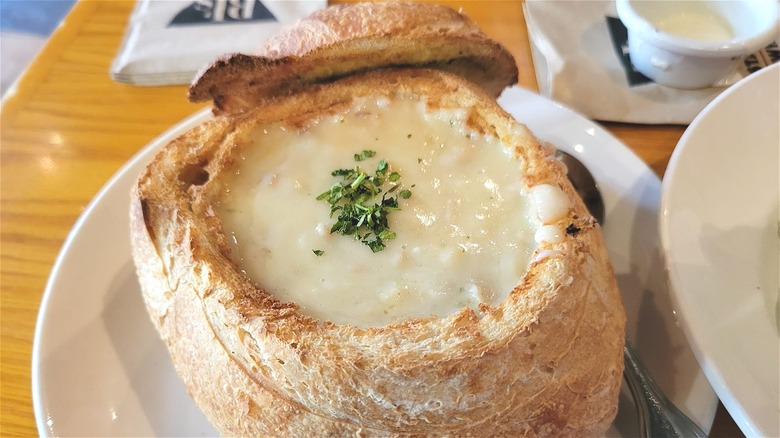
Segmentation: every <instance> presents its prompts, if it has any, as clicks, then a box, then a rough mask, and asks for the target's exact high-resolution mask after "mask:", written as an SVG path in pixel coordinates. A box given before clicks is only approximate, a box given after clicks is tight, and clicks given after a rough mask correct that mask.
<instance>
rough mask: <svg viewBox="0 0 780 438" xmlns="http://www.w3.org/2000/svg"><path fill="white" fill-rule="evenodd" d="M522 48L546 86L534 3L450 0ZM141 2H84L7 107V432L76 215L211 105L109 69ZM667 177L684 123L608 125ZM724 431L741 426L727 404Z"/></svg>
mask: <svg viewBox="0 0 780 438" xmlns="http://www.w3.org/2000/svg"><path fill="white" fill-rule="evenodd" d="M440 3H443V4H446V5H449V6H451V7H454V8H456V9H462V11H463V12H464V13H466V14H467V15H469V16H470V17H471V18H472V19H473V20H474V21H475V22H476V23H477V24H478V25H479V26H480V27H482V28H483V29H484V30H485V32H486V33H487V34H488V35H489V36H491V37H492V38H494V39H496V40H497V41H499V42H500V43H502V44H503V45H504V46H505V47H507V49H508V50H509V51H510V52H511V53H512V54H513V55H514V56H515V58H516V59H517V63H518V68H519V70H520V85H521V86H523V87H525V88H528V89H531V90H537V89H538V87H537V82H536V77H535V74H534V70H533V60H532V58H531V52H530V48H529V41H528V36H527V32H526V28H525V21H524V19H523V15H522V14H523V11H522V3H521V1H519V0H513V1H509V0H507V1H469V0H462V1H443V2H440ZM133 7H134V2H132V1H121V0H105V1H85V0H82V1H80V2H79V3H78V4H76V6H75V7H74V9H73V11H72V12H71V13H70V14H69V15H68V16H67V18H66V20H65V22H64V25H63V26H61V27H59V28H58V29H57V30H56V32H55V33H54V35H53V36H52V37H51V39H50V40H49V41H48V43H47V45H46V46H45V47H44V49H43V51H42V52H41V53H40V54H39V56H38V57H37V58H36V59H35V60H34V62H33V64H32V65H31V67H30V68H29V69H28V70H27V72H26V73H25V74H24V76H23V77H22V78H21V79H20V82H19V83H18V88H17V90H16V92H15V93H14V94H12V95H9V96H8V97H7V98H6V99H5V100H4V102H3V106H2V110H0V239H1V242H2V243H1V244H0V286H1V287H2V293H1V294H0V309H1V312H2V314H1V315H0V345H1V347H0V348H1V349H2V355H1V357H0V361H1V362H0V367H1V372H0V384H1V385H2V391H0V392H1V393H0V404H1V406H2V409H1V410H0V411H1V413H0V436H34V435H37V430H36V427H35V420H34V415H33V407H32V397H31V386H30V385H31V351H32V343H33V336H34V331H35V324H36V317H37V313H38V309H39V306H40V303H41V297H42V295H43V291H44V289H45V286H46V281H47V279H48V276H49V272H50V271H51V269H52V265H53V263H54V261H55V259H56V257H57V254H58V252H59V251H60V248H61V246H62V244H63V242H64V240H65V238H66V237H67V235H68V232H69V231H70V229H71V227H72V226H73V224H74V222H75V221H76V220H77V218H78V216H79V215H80V214H81V212H82V211H83V209H84V208H85V207H86V206H87V204H88V203H89V201H90V200H91V199H92V198H93V197H94V196H95V194H96V193H97V192H98V190H99V189H100V188H101V187H102V186H103V184H105V183H106V181H107V180H108V179H109V178H110V177H111V175H113V174H114V172H116V171H117V170H118V169H119V168H120V167H121V166H122V164H123V163H124V162H125V161H127V160H128V159H129V158H130V157H132V156H133V155H134V154H135V153H136V152H138V151H139V150H140V149H141V148H143V147H144V146H145V145H146V144H147V143H149V142H150V141H151V140H152V139H154V138H155V137H156V136H158V135H159V134H161V133H162V132H164V131H165V130H166V129H167V128H169V127H170V126H172V125H174V124H176V123H178V122H179V121H181V120H182V119H184V118H186V117H187V116H188V115H190V114H192V113H194V112H195V111H197V110H199V109H200V108H201V107H202V106H196V105H193V104H190V103H189V102H188V101H187V99H186V87H184V86H176V87H153V88H145V87H134V86H129V85H123V84H118V83H115V82H113V81H111V79H110V78H109V76H108V71H109V66H110V64H111V62H112V60H113V58H114V56H115V55H116V53H117V51H118V48H119V46H120V43H121V40H122V37H123V35H124V31H125V26H126V23H127V20H128V17H129V15H130V13H131V11H132V9H133ZM605 126H606V127H607V129H609V130H610V131H611V132H612V133H613V134H615V135H616V136H617V137H618V138H619V139H620V140H622V141H623V142H624V143H625V144H627V145H628V146H629V147H630V148H631V149H633V150H634V151H635V152H636V153H637V154H638V155H639V156H640V157H641V158H642V159H644V160H645V161H646V162H647V163H648V164H649V165H650V166H651V167H652V169H653V170H654V171H655V172H656V174H657V175H659V176H662V175H663V172H664V170H665V169H666V165H667V163H668V160H669V157H670V155H671V153H672V151H673V149H674V146H675V144H676V143H677V140H678V139H679V138H680V136H681V135H682V132H683V130H684V127H682V126H639V125H626V124H617V123H607V124H605ZM716 427H717V428H718V429H717V430H714V431H713V435H716V436H733V435H735V434H736V433H739V430H738V429H737V428H736V427H735V426H734V423H733V421H732V420H731V419H730V417H728V414H727V413H726V412H725V410H722V409H721V410H719V411H718V417H717V418H716Z"/></svg>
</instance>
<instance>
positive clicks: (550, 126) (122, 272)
mask: <svg viewBox="0 0 780 438" xmlns="http://www.w3.org/2000/svg"><path fill="white" fill-rule="evenodd" d="M500 103H501V104H502V105H503V106H504V107H505V108H506V109H507V110H508V111H509V112H511V113H512V114H513V115H514V116H515V117H516V118H517V119H518V120H522V121H524V122H526V123H527V124H528V125H529V126H530V127H531V129H532V130H534V132H535V133H536V134H537V135H538V136H539V137H540V138H542V139H544V140H547V141H551V142H553V143H555V144H557V145H559V147H560V148H562V149H564V150H566V151H568V152H571V153H572V154H574V155H576V156H579V157H580V159H581V160H583V161H584V162H585V163H586V164H587V165H588V166H589V167H590V168H591V169H592V171H593V173H594V174H595V177H596V180H597V181H598V182H599V184H600V187H601V190H602V191H603V192H604V196H605V203H606V209H607V218H606V232H605V236H606V240H607V247H608V248H609V251H610V255H611V257H612V260H613V262H614V264H615V269H616V273H617V277H618V281H619V283H620V285H621V287H622V289H623V291H624V297H625V298H624V300H625V306H626V310H627V313H628V329H627V331H628V335H629V337H630V338H631V339H632V340H633V341H634V344H635V345H636V346H637V348H638V350H639V352H640V354H641V355H642V357H644V358H645V360H646V362H647V365H648V367H649V369H650V370H651V371H652V372H653V373H654V375H655V376H656V377H657V380H658V383H659V384H660V386H661V387H662V388H663V389H664V390H665V391H666V393H667V394H668V395H669V396H670V398H671V399H672V400H674V401H675V402H676V403H677V404H678V405H679V406H680V407H681V408H682V409H683V410H684V411H685V412H687V413H689V414H690V415H692V416H693V417H694V418H696V419H697V421H698V423H699V424H700V425H702V426H703V428H704V429H709V427H710V425H711V424H712V419H713V416H714V414H715V408H716V406H717V398H716V396H715V393H714V392H713V391H712V389H711V388H710V386H709V384H708V383H707V381H706V379H705V378H704V377H703V374H702V373H701V370H700V369H699V367H698V365H697V363H696V360H695V358H694V357H693V354H692V353H691V352H690V350H689V348H688V345H687V343H686V341H685V339H684V336H683V334H682V333H681V332H679V331H678V329H677V327H676V324H675V321H674V318H673V315H672V312H671V305H670V299H669V296H668V294H667V291H666V287H665V284H666V277H665V274H664V270H663V269H662V265H661V261H660V253H659V251H658V242H657V238H656V235H657V232H656V224H657V223H658V221H657V211H658V202H659V197H660V188H661V187H660V186H661V184H660V181H659V180H658V178H657V177H656V176H655V175H654V174H653V172H652V171H651V170H650V169H649V168H648V167H647V166H646V165H645V164H644V163H643V162H642V161H641V160H640V159H639V158H637V157H636V156H635V155H634V154H633V153H631V152H630V151H629V150H628V149H627V148H626V147H625V146H624V145H622V144H621V143H620V142H619V141H618V140H616V139H615V138H614V137H612V136H610V135H609V134H608V133H607V132H606V131H604V130H603V129H602V128H600V127H599V126H598V125H596V124H594V123H593V122H590V121H588V120H586V119H584V118H583V117H580V116H578V115H576V114H574V113H573V112H571V111H569V110H567V109H565V108H563V107H561V106H559V105H557V104H555V103H553V102H551V101H549V100H546V99H544V98H542V97H539V96H538V95H536V94H533V93H531V92H528V91H525V90H522V89H519V88H512V89H509V90H507V91H506V92H505V93H504V95H503V96H502V98H501V99H500ZM208 117H209V115H208V113H207V112H201V113H198V114H196V115H194V116H193V117H191V118H190V119H188V120H186V121H184V122H183V123H181V124H180V125H178V126H176V127H174V128H173V129H171V130H170V131H169V132H167V133H165V134H164V135H162V136H161V137H160V138H158V139H157V140H155V141H154V142H152V143H151V144H150V145H149V146H148V147H147V148H145V149H144V150H143V151H142V152H140V153H139V154H138V155H137V156H136V157H135V158H133V159H132V160H131V161H130V162H129V163H127V165H125V166H124V167H123V168H122V169H121V170H120V171H119V172H118V173H117V174H116V175H115V176H114V177H113V178H112V179H111V180H110V181H109V182H108V184H107V185H106V186H105V187H104V188H103V189H102V190H101V192H100V193H99V194H98V196H97V197H96V198H95V199H94V200H93V201H92V203H91V204H90V205H89V207H88V208H87V210H86V211H85V212H84V214H83V215H82V217H81V218H80V219H79V220H78V222H77V223H76V225H75V227H74V229H73V231H72V232H71V234H70V236H69V237H68V239H67V241H66V242H65V245H64V247H63V248H62V251H61V253H60V256H59V258H58V260H57V262H56V264H55V266H54V269H53V271H52V274H51V278H50V280H49V284H48V286H47V288H46V292H45V294H44V299H43V303H42V305H41V310H40V315H39V318H38V327H37V330H36V335H35V345H34V349H33V370H32V371H33V373H32V375H33V399H34V405H35V413H36V419H37V423H38V430H39V432H40V434H41V435H43V436H54V435H81V436H83V435H104V436H117V435H126V436H128V435H134V436H150V435H165V436H203V435H214V434H215V431H214V430H213V429H212V428H211V426H210V425H209V424H208V422H207V421H206V419H205V417H204V416H203V415H202V414H201V413H200V411H199V410H198V408H197V407H196V406H195V405H194V403H193V402H192V401H191V400H190V398H189V396H188V395H187V393H186V391H185V390H184V387H183V385H182V384H181V383H180V381H179V379H178V377H177V376H176V374H175V372H174V370H173V366H172V365H171V363H170V360H169V358H168V354H167V351H166V349H165V347H164V345H163V344H162V342H161V341H160V340H159V339H158V337H157V334H156V332H155V331H154V328H153V327H152V325H151V322H150V321H149V318H148V316H147V314H146V310H145V308H144V305H143V301H142V299H141V296H140V291H139V286H138V283H137V281H136V278H135V273H134V269H133V264H132V261H131V257H130V244H129V241H128V240H129V239H128V235H129V224H128V200H129V192H130V188H131V186H132V184H133V182H134V180H135V179H136V177H137V175H138V174H139V172H140V170H141V169H142V167H143V166H144V165H145V163H146V162H148V160H150V159H151V157H152V154H153V153H154V151H155V150H157V149H159V148H160V147H161V146H162V145H164V144H166V143H167V142H169V141H170V140H171V139H172V138H173V137H175V136H176V135H177V134H179V133H181V132H183V131H184V130H186V129H188V128H190V127H192V126H193V125H195V124H197V123H200V122H201V121H203V120H205V119H207V118H208ZM204 366H208V364H205V365H204ZM636 427H637V422H636V417H635V413H634V407H633V405H632V403H631V400H630V396H628V395H627V392H625V391H624V393H623V394H622V395H621V404H620V412H619V414H618V419H617V420H616V421H615V425H614V427H613V428H612V429H611V430H610V435H612V436H634V435H636Z"/></svg>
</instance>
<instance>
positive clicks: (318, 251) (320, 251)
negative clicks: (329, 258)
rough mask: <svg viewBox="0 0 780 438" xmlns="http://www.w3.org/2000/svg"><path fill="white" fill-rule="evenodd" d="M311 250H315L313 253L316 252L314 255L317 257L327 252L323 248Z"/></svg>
mask: <svg viewBox="0 0 780 438" xmlns="http://www.w3.org/2000/svg"><path fill="white" fill-rule="evenodd" d="M311 252H313V253H314V255H316V256H317V257H319V256H321V255H323V254H325V251H323V250H321V249H313V250H311Z"/></svg>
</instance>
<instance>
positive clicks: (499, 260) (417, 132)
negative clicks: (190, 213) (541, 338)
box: [217, 98, 541, 327]
mask: <svg viewBox="0 0 780 438" xmlns="http://www.w3.org/2000/svg"><path fill="white" fill-rule="evenodd" d="M465 119H466V114H465V112H461V111H449V110H448V111H444V110H429V109H427V108H426V105H425V104H424V103H423V102H419V101H410V100H404V99H400V98H399V99H394V100H379V101H376V100H361V101H357V102H356V103H355V105H354V106H353V108H352V109H351V110H350V111H348V112H346V113H343V114H337V115H331V116H324V117H322V118H320V119H319V120H317V121H316V122H315V123H313V124H311V126H308V127H307V128H305V129H302V130H299V129H292V128H289V127H286V126H284V125H271V126H267V127H265V128H263V129H259V130H258V131H257V132H255V133H254V134H253V136H252V137H251V139H249V140H248V142H249V143H252V144H248V145H244V146H246V147H242V151H241V152H240V158H239V159H238V160H236V163H235V166H236V167H235V169H231V172H227V173H229V175H228V176H224V177H222V183H223V184H224V196H223V198H222V200H221V202H220V205H219V206H218V208H217V210H218V212H217V213H218V215H219V216H220V218H221V220H222V221H223V225H224V227H225V231H226V232H227V233H228V235H229V236H231V237H232V239H231V240H232V244H233V245H234V248H233V250H234V258H235V260H236V262H237V263H238V265H239V267H240V268H241V269H243V270H244V271H245V272H246V274H247V275H248V276H249V277H250V278H251V279H252V280H253V281H254V282H256V283H257V284H258V285H260V286H261V287H263V288H264V289H265V290H267V291H268V292H269V293H272V294H273V295H274V296H276V297H277V298H278V299H280V300H282V301H294V302H296V303H298V304H299V305H300V306H301V311H302V312H303V313H304V314H307V315H310V316H313V317H315V318H318V319H320V320H330V321H332V322H334V323H337V324H352V325H355V326H359V327H368V326H381V325H386V324H388V323H391V322H394V321H399V320H403V319H406V318H411V317H424V316H430V315H437V316H446V315H448V314H451V313H454V312H456V311H457V310H459V309H461V308H462V307H464V306H470V307H472V308H476V307H477V306H478V305H479V304H480V303H485V304H489V305H497V304H499V303H500V302H501V301H502V300H503V299H504V298H506V296H507V295H508V293H509V292H510V291H511V290H512V289H514V287H515V286H517V285H518V283H519V281H520V279H521V278H522V276H523V275H524V273H525V272H526V270H527V268H528V265H529V262H530V258H531V256H532V254H533V251H534V250H535V248H536V246H537V243H536V242H535V239H534V235H535V233H536V232H537V230H538V229H539V228H540V226H541V224H540V222H539V219H537V215H536V212H535V210H534V206H533V205H532V204H533V202H531V200H530V199H529V196H526V195H524V194H523V193H522V191H523V189H522V187H523V185H522V182H521V179H522V177H521V175H520V174H519V170H518V163H517V162H516V161H515V160H514V159H513V158H512V156H511V153H510V152H509V151H507V150H505V149H504V148H503V146H501V144H500V143H499V142H498V140H497V139H495V138H490V137H486V136H484V135H481V134H477V133H476V132H474V131H473V130H471V129H470V128H469V127H468V126H467V124H466V123H465ZM364 151H368V152H364ZM382 163H385V164H386V165H387V168H386V170H384V171H383V172H384V173H382V175H384V178H383V183H382V184H381V186H379V187H378V189H379V190H381V191H382V192H383V193H384V196H385V197H386V198H388V197H391V198H395V200H396V201H397V204H398V209H389V210H390V211H389V212H388V214H387V225H388V228H389V230H390V231H391V232H392V233H386V234H385V237H387V238H386V239H383V241H382V244H383V245H384V247H383V248H374V250H376V251H377V252H374V251H373V250H372V248H371V247H369V245H366V244H363V243H362V242H361V241H360V238H358V239H356V238H355V237H354V236H353V235H342V234H340V233H338V232H333V233H332V232H331V229H332V227H333V225H334V223H336V222H337V220H338V216H339V213H340V210H338V209H337V210H336V211H335V212H334V214H333V215H331V203H330V200H331V198H330V196H326V197H325V198H324V199H323V198H322V197H321V196H320V195H321V194H323V193H326V192H329V190H330V189H331V187H333V186H334V184H341V185H350V184H349V183H350V181H346V182H344V178H343V177H341V176H338V175H336V176H334V175H332V172H333V171H334V170H337V169H347V170H356V171H359V172H361V173H365V174H366V175H367V176H368V177H372V176H374V175H376V174H377V170H378V169H381V168H382V167H383V165H384V164H382ZM391 175H393V176H392V177H391ZM353 182H354V181H353ZM395 186H398V187H397V188H394V187H395ZM391 190H392V191H391ZM388 192H389V193H388ZM409 195H410V196H409ZM318 197H320V198H321V199H317V198H318ZM381 198H382V195H381V194H379V195H377V197H376V198H375V199H374V200H373V201H368V202H364V204H365V205H368V206H370V205H373V204H374V203H380V204H381ZM364 228H365V226H364ZM357 234H360V233H357ZM364 234H365V233H364ZM390 234H394V236H395V237H394V238H390V237H392V236H391V235H390ZM360 235H361V236H363V234H360ZM375 237H376V236H375V235H374V236H373V238H374V239H375ZM364 238H365V237H364ZM371 238H372V237H367V238H365V240H371Z"/></svg>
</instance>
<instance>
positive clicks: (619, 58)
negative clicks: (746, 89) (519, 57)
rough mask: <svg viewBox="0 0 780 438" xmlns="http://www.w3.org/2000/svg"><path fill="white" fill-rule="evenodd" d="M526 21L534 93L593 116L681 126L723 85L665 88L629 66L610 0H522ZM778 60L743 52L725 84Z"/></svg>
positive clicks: (772, 54) (772, 51)
mask: <svg viewBox="0 0 780 438" xmlns="http://www.w3.org/2000/svg"><path fill="white" fill-rule="evenodd" d="M525 19H526V24H527V27H528V35H529V38H530V40H531V48H532V54H533V59H534V65H535V69H536V78H537V82H538V83H539V89H540V93H541V94H542V95H543V96H546V97H549V98H551V99H553V100H556V101H558V102H561V103H563V104H565V105H567V106H569V107H570V108H572V109H574V110H576V111H578V112H580V113H582V114H584V115H586V116H588V117H590V118H592V119H596V120H606V121H617V122H631V123H647V124H662V123H672V124H688V123H690V122H691V121H692V120H693V118H694V117H696V115H697V114H698V113H699V112H700V111H701V110H702V109H703V108H704V107H705V106H706V105H707V104H708V103H709V102H710V101H712V100H713V99H714V98H715V97H717V96H718V94H720V93H721V92H722V91H723V90H724V89H725V86H724V87H711V88H705V89H701V90H679V89H675V88H669V87H665V86H662V85H658V84H656V83H654V82H652V81H651V80H650V79H648V78H647V77H645V76H644V75H642V74H641V73H639V72H638V71H636V70H634V69H633V67H632V66H631V62H630V60H629V58H628V44H627V32H626V29H625V27H624V26H623V23H622V22H620V20H619V19H618V18H617V12H616V10H615V2H614V1H610V0H590V1H577V0H574V1H570V0H569V1H567V0H556V1H544V0H528V1H526V3H525ZM778 58H780V53H779V52H778V47H777V44H773V45H772V46H770V47H769V48H767V49H765V50H762V51H760V52H759V53H757V54H755V55H751V56H750V57H748V59H746V60H745V63H744V65H743V66H742V68H741V69H740V70H739V71H738V72H736V73H735V75H734V77H732V78H730V79H729V80H728V83H733V82H736V80H739V79H740V78H742V77H744V76H746V75H748V74H750V73H752V72H753V71H756V70H759V69H760V68H762V67H764V66H766V65H769V64H772V63H773V62H776V61H777V60H778ZM724 85H726V84H724Z"/></svg>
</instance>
